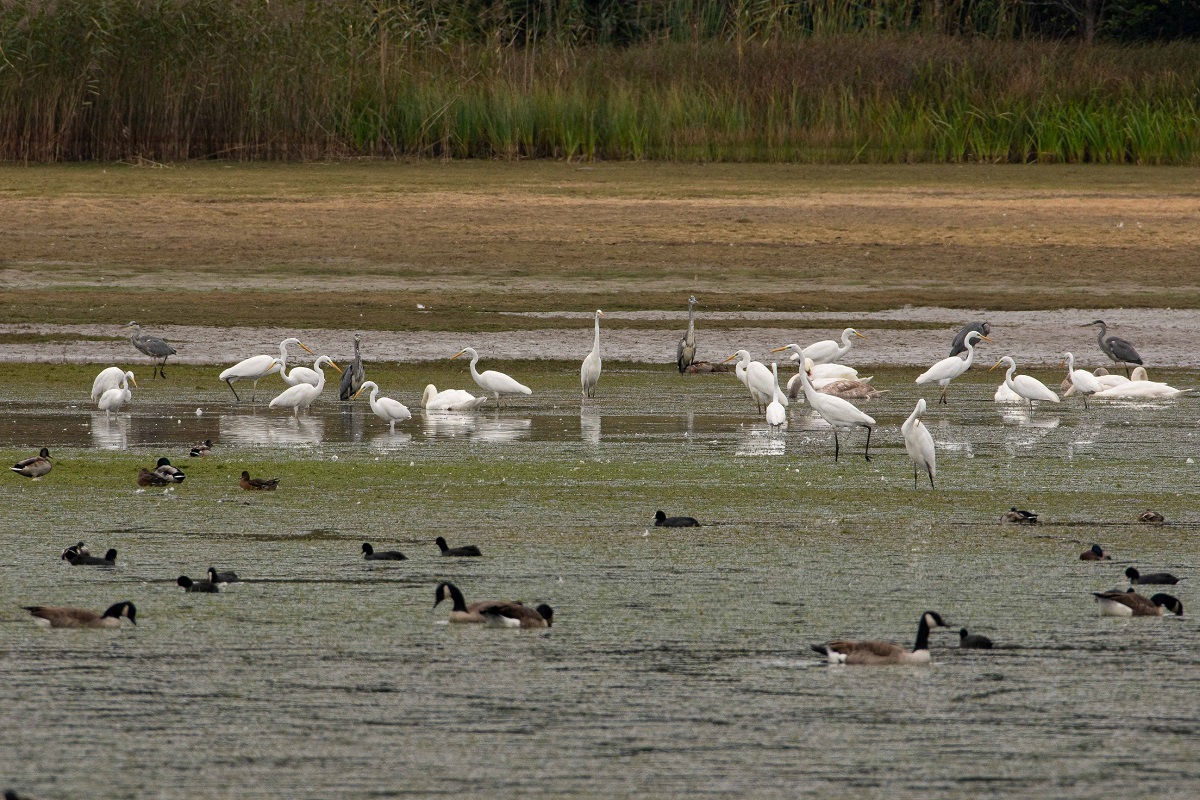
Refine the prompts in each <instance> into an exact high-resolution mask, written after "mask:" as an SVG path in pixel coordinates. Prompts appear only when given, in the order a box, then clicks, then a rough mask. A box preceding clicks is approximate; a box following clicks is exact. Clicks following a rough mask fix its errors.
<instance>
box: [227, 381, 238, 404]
mask: <svg viewBox="0 0 1200 800" xmlns="http://www.w3.org/2000/svg"><path fill="white" fill-rule="evenodd" d="M225 383H226V384H227V385H228V386H229V391H231V392H233V396H234V398H236V399H237V401H238V402H239V403H240V402H242V398H240V397H238V393H237V389H235V388H233V381H231V380H226V381H225Z"/></svg>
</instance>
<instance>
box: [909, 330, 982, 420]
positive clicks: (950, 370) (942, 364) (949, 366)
mask: <svg viewBox="0 0 1200 800" xmlns="http://www.w3.org/2000/svg"><path fill="white" fill-rule="evenodd" d="M980 339H982V340H983V341H985V342H990V341H991V339H989V338H988V337H986V336H984V335H983V334H982V333H980V332H979V331H968V332H967V336H966V338H965V339H963V345H965V346H966V348H967V357H966V359H965V360H964V359H961V358H959V357H958V356H950V357H949V358H943V359H942V360H941V361H939V362H937V363H936V364H934V365H933V366H932V367H930V368H929V369H927V370H925V371H924V372H922V373H921V374H920V375H918V376H917V383H933V382H934V381H937V383H938V384H939V385H940V386H941V387H942V397H941V399H940V400H939V401H938V402H940V403H946V402H947V400H946V387H947V386H949V385H950V381H952V380H954V379H955V378H957V377H959V376H960V375H965V374H966V372H967V370H969V369H970V368H971V364H973V363H975V342H978V341H979V340H980Z"/></svg>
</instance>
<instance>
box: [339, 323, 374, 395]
mask: <svg viewBox="0 0 1200 800" xmlns="http://www.w3.org/2000/svg"><path fill="white" fill-rule="evenodd" d="M360 342H362V334H361V333H356V334H354V362H353V363H352V364H350V368H349V369H347V370H346V371H345V372H343V373H342V383H341V386H340V387H339V388H338V397H340V398H341V399H343V400H352V399H353V398H354V396H355V395H356V394H358V390H359V389H361V388H362V385H363V381H364V380H366V377H367V372H366V370H364V369H363V363H362V353H361V352H360V351H359V343H360Z"/></svg>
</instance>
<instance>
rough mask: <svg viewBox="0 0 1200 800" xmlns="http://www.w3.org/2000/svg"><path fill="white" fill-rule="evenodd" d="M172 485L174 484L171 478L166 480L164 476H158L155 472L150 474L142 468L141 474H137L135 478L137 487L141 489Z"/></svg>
mask: <svg viewBox="0 0 1200 800" xmlns="http://www.w3.org/2000/svg"><path fill="white" fill-rule="evenodd" d="M172 483H175V481H174V480H172V479H171V478H168V477H167V476H165V475H160V474H159V473H157V472H151V471H150V470H148V469H146V468H145V467H142V470H141V472H139V473H138V476H137V485H138V486H141V487H147V486H169V485H170V484H172Z"/></svg>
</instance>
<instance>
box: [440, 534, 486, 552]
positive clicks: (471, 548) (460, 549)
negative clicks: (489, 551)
mask: <svg viewBox="0 0 1200 800" xmlns="http://www.w3.org/2000/svg"><path fill="white" fill-rule="evenodd" d="M435 543H436V544H437V546H438V549H439V550H441V551H442V555H444V556H481V555H483V553H481V552H479V548H478V547H476V546H475V545H473V544H465V545H463V546H462V547H447V546H446V540H445V539H444V538H443V537H441V536H439V537H437V539H436V540H435Z"/></svg>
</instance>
